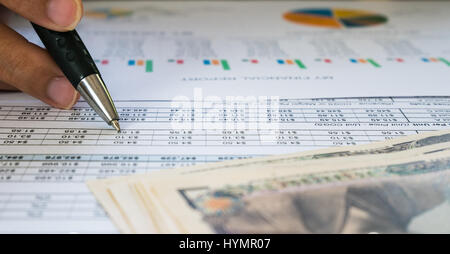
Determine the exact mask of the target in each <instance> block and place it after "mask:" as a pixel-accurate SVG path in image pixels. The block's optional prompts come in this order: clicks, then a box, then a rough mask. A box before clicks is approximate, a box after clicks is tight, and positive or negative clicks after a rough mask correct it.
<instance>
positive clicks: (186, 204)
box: [88, 130, 450, 233]
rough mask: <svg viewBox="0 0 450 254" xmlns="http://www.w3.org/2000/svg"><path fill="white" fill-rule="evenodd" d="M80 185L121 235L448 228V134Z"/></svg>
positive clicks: (443, 230) (445, 230)
mask: <svg viewBox="0 0 450 254" xmlns="http://www.w3.org/2000/svg"><path fill="white" fill-rule="evenodd" d="M88 186H89V188H90V189H91V191H92V192H93V193H94V195H95V197H96V198H97V199H98V201H99V202H100V204H101V205H102V206H103V207H104V209H105V210H106V212H107V214H108V215H109V216H110V218H111V219H112V220H113V222H114V223H115V224H116V225H117V227H118V228H119V230H120V231H121V232H123V233H450V130H446V131H438V132H427V133H422V134H417V135H413V136H406V137H401V138H398V139H392V140H388V141H384V142H377V143H372V144H366V145H358V146H347V147H338V148H329V149H323V150H316V151H308V152H301V153H295V154H287V155H279V156H270V157H264V158H252V159H244V160H235V161H227V162H220V163H212V164H203V165H198V166H193V167H185V168H176V169H169V170H161V171H155V172H152V173H148V174H144V175H132V176H124V177H116V178H110V179H102V180H94V181H90V182H88Z"/></svg>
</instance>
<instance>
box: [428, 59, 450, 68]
mask: <svg viewBox="0 0 450 254" xmlns="http://www.w3.org/2000/svg"><path fill="white" fill-rule="evenodd" d="M422 62H425V63H437V62H443V63H445V64H446V65H447V66H450V61H448V60H447V59H445V58H443V57H438V58H436V57H429V58H425V57H424V58H422Z"/></svg>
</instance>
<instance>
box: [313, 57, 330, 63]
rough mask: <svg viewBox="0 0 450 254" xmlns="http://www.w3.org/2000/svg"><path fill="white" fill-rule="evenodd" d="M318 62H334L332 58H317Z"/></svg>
mask: <svg viewBox="0 0 450 254" xmlns="http://www.w3.org/2000/svg"><path fill="white" fill-rule="evenodd" d="M316 62H324V63H332V61H331V59H329V58H324V59H322V58H316Z"/></svg>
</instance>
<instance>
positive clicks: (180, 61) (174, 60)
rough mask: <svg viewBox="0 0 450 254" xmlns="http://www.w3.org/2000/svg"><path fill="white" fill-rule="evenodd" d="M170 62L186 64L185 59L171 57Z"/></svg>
mask: <svg viewBox="0 0 450 254" xmlns="http://www.w3.org/2000/svg"><path fill="white" fill-rule="evenodd" d="M168 62H169V63H176V64H184V60H183V59H169V60H168Z"/></svg>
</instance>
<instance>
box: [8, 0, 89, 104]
mask: <svg viewBox="0 0 450 254" xmlns="http://www.w3.org/2000/svg"><path fill="white" fill-rule="evenodd" d="M0 5H3V6H5V7H7V8H8V9H10V10H12V11H14V12H16V13H18V14H19V15H21V16H23V17H24V18H26V19H28V20H30V21H32V22H33V23H36V24H38V25H40V26H43V27H46V28H48V29H51V30H55V31H61V32H63V31H69V30H73V29H74V28H75V27H76V25H77V24H78V22H79V21H80V19H81V16H82V15H83V5H82V2H81V0H0ZM0 7H1V6H0ZM0 90H21V91H23V92H25V93H27V94H29V95H31V96H33V97H36V98H37V99H39V100H41V101H43V102H45V103H47V104H49V105H51V106H53V107H57V108H62V109H70V108H71V107H72V106H73V105H74V104H75V103H76V102H77V100H78V99H79V98H80V95H79V94H78V92H77V91H76V90H75V89H74V88H73V86H72V85H71V84H70V82H69V81H68V80H67V78H66V77H65V76H64V74H63V73H62V71H61V70H60V69H59V67H58V66H57V65H56V63H55V62H54V61H53V59H52V58H51V57H50V55H49V54H48V52H47V51H46V50H45V49H42V48H41V47H39V46H37V45H34V44H32V43H30V42H28V41H27V40H26V39H25V38H24V37H22V36H21V35H20V34H18V33H17V32H15V31H14V30H12V29H11V28H10V27H8V26H7V25H5V24H2V23H0Z"/></svg>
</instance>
